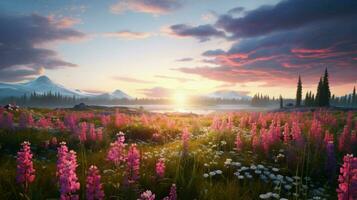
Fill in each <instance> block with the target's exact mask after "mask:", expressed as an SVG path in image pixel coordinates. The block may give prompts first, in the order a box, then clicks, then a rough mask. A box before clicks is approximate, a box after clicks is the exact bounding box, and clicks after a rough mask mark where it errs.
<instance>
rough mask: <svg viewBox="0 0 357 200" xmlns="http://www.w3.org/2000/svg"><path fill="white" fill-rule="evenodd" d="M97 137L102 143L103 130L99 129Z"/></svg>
mask: <svg viewBox="0 0 357 200" xmlns="http://www.w3.org/2000/svg"><path fill="white" fill-rule="evenodd" d="M96 135H97V140H98V141H102V140H103V128H98V129H97V133H96Z"/></svg>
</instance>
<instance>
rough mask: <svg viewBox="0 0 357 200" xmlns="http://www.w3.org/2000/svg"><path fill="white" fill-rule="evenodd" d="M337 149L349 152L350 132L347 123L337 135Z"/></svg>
mask: <svg viewBox="0 0 357 200" xmlns="http://www.w3.org/2000/svg"><path fill="white" fill-rule="evenodd" d="M338 150H340V151H342V152H347V153H349V152H351V134H350V129H349V126H348V125H346V126H345V127H344V128H343V132H342V134H341V135H340V136H339V140H338Z"/></svg>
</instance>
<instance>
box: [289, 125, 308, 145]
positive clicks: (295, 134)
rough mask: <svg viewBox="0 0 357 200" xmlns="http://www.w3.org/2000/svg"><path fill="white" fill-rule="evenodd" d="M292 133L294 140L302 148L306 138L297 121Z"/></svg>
mask: <svg viewBox="0 0 357 200" xmlns="http://www.w3.org/2000/svg"><path fill="white" fill-rule="evenodd" d="M291 135H292V137H293V140H294V142H295V143H296V145H297V146H298V147H299V148H302V147H303V146H304V143H305V142H304V138H303V137H302V134H301V129H300V126H299V124H298V123H297V122H296V121H295V122H293V125H292V127H291Z"/></svg>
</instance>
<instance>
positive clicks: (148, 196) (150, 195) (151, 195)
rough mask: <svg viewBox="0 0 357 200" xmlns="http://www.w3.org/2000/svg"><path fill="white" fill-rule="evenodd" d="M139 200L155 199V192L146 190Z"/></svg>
mask: <svg viewBox="0 0 357 200" xmlns="http://www.w3.org/2000/svg"><path fill="white" fill-rule="evenodd" d="M139 200H155V194H154V193H152V192H151V191H150V190H146V191H145V192H143V193H142V194H141V195H140V199H139Z"/></svg>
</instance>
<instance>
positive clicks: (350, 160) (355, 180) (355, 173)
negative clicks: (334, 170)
mask: <svg viewBox="0 0 357 200" xmlns="http://www.w3.org/2000/svg"><path fill="white" fill-rule="evenodd" d="M338 182H339V185H338V188H337V193H338V199H339V200H354V199H357V158H356V157H353V155H350V154H347V155H345V156H344V157H343V165H342V166H341V168H340V175H339V177H338Z"/></svg>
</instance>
